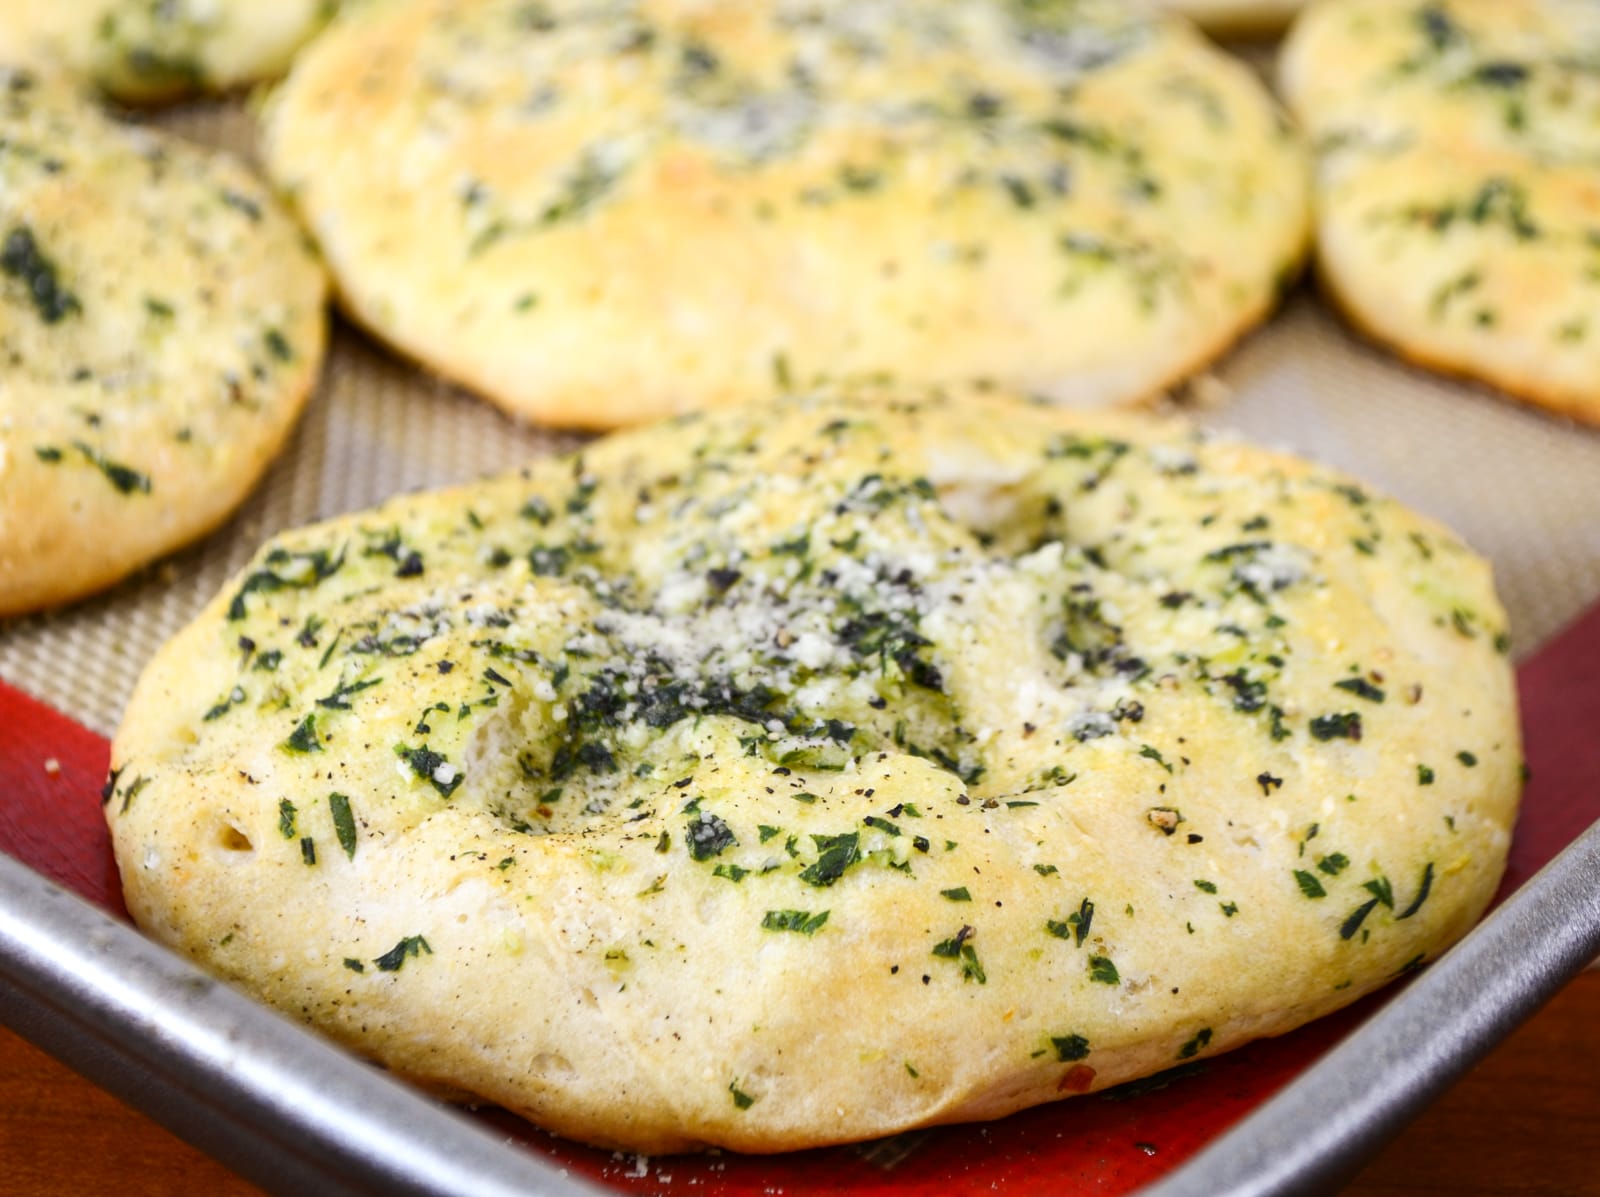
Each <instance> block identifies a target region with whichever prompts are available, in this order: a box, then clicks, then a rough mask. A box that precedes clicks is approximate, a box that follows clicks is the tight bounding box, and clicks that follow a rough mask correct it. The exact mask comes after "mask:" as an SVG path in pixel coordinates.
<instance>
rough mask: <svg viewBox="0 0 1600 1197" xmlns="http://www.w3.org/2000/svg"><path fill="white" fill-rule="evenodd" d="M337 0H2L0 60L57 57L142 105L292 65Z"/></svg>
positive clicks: (38, 61)
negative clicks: (297, 51) (295, 56)
mask: <svg viewBox="0 0 1600 1197" xmlns="http://www.w3.org/2000/svg"><path fill="white" fill-rule="evenodd" d="M337 7H338V5H337V3H336V2H334V0H271V3H264V2H263V0H0V63H5V64H9V65H11V66H13V67H19V66H24V65H28V66H35V67H38V66H49V65H51V64H59V65H60V66H62V67H65V68H66V69H68V70H71V71H73V72H74V73H76V74H79V75H82V76H85V77H87V78H88V79H90V80H92V81H93V82H94V83H95V85H96V86H98V87H99V88H101V89H102V90H103V91H105V92H107V93H109V94H110V95H113V96H115V97H116V98H117V99H119V100H124V101H127V102H129V103H135V104H153V103H160V102H162V101H166V100H174V99H179V98H181V97H183V96H188V95H193V94H195V93H196V92H218V91H227V90H229V89H231V88H235V87H239V86H241V85H243V84H247V83H254V82H256V81H257V80H260V79H271V78H274V77H276V76H278V75H281V74H282V73H283V72H284V71H285V70H287V69H288V66H289V60H290V58H292V57H293V55H294V52H295V51H296V50H297V49H299V48H300V46H301V44H302V43H304V42H305V40H306V39H307V38H309V37H310V36H311V35H312V34H313V33H315V32H316V31H317V30H318V29H320V28H321V27H322V26H323V24H324V23H326V21H327V20H328V18H329V17H330V16H331V15H332V13H333V12H334V11H335V10H336V9H337Z"/></svg>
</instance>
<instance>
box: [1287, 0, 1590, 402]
mask: <svg viewBox="0 0 1600 1197" xmlns="http://www.w3.org/2000/svg"><path fill="white" fill-rule="evenodd" d="M1597 55H1600V7H1597V6H1595V5H1593V4H1588V3H1582V2H1579V0H1432V2H1429V3H1418V2H1415V0H1408V2H1407V3H1390V2H1388V0H1326V2H1324V3H1321V4H1318V5H1316V6H1314V7H1313V8H1312V9H1310V10H1309V11H1308V12H1307V13H1306V15H1305V16H1304V18H1303V19H1302V20H1301V21H1300V22H1299V23H1298V24H1297V25H1296V27H1295V31H1294V34H1293V35H1292V37H1291V39H1290V41H1289V43H1288V45H1287V47H1286V49H1285V51H1284V57H1283V62H1282V78H1283V86H1284V92H1285V95H1286V98H1287V99H1288V101H1289V103H1290V105H1291V107H1292V108H1293V109H1294V111H1295V113H1296V115H1297V116H1298V117H1299V118H1300V120H1301V121H1302V123H1303V124H1304V125H1305V127H1306V129H1307V132H1308V133H1309V135H1310V136H1311V137H1312V138H1313V139H1314V140H1315V142H1316V146H1317V151H1318V157H1319V166H1318V196H1317V260H1318V267H1319V271H1320V274H1321V277H1322V280H1323V283H1324V285H1325V286H1326V288H1327V290H1328V291H1329V293H1330V294H1331V295H1332V297H1333V298H1334V300H1335V302H1336V303H1337V304H1338V305H1339V307H1340V308H1342V309H1343V311H1344V312H1345V313H1346V314H1347V315H1348V316H1349V318H1350V320H1351V321H1352V323H1354V324H1355V325H1356V326H1358V327H1359V328H1361V329H1362V330H1363V331H1365V332H1366V333H1368V334H1369V335H1370V336H1372V337H1373V338H1374V339H1376V340H1378V341H1381V342H1383V343H1384V344H1386V345H1388V346H1389V347H1391V348H1392V349H1394V350H1395V351H1396V352H1397V353H1399V354H1400V355H1401V356H1403V357H1406V358H1409V359H1411V360H1413V361H1416V362H1418V363H1420V364H1422V365H1425V366H1429V367H1432V368H1434V369H1438V370H1440V371H1443V372H1445V373H1449V374H1459V375H1463V376H1466V377H1469V378H1475V379H1478V380H1481V381H1483V382H1487V383H1490V384H1492V385H1493V386H1496V387H1498V388H1500V389H1501V390H1503V391H1505V392H1506V393H1508V394H1510V395H1512V396H1514V397H1516V398H1519V399H1522V400H1524V401H1526V402H1528V403H1532V404H1536V405H1538V406H1541V407H1544V408H1546V409H1549V410H1551V411H1555V412H1559V413H1561V414H1564V415H1567V416H1570V417H1572V418H1574V419H1577V420H1582V421H1586V422H1588V423H1592V424H1595V423H1600V309H1597V306H1596V296H1597V294H1600V292H1597V290H1596V279H1597V278H1600V238H1597V236H1596V231H1595V230H1596V227H1597V224H1596V222H1597V219H1600V174H1597V173H1596V170H1595V162H1596V160H1597V155H1600V78H1597V76H1596V75H1595V73H1594V71H1593V69H1592V66H1591V64H1592V63H1593V62H1594V61H1595V59H1596V56H1597Z"/></svg>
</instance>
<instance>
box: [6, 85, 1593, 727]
mask: <svg viewBox="0 0 1600 1197" xmlns="http://www.w3.org/2000/svg"><path fill="white" fill-rule="evenodd" d="M163 123H164V124H168V125H171V126H174V127H176V128H179V129H181V130H182V131H183V132H185V133H187V134H189V135H191V136H194V137H196V138H198V139H200V140H205V141H211V142H219V143H225V144H232V145H242V144H244V143H245V142H246V141H247V140H248V136H249V127H250V125H249V119H248V117H247V116H246V115H245V113H244V111H243V108H242V106H237V105H234V106H225V107H211V108H204V107H201V108H195V109H191V110H188V111H185V112H181V113H178V114H176V115H172V116H168V117H165V118H163ZM1215 379H1216V381H1217V382H1218V384H1219V385H1216V386H1212V385H1210V382H1211V380H1207V381H1206V382H1205V383H1204V384H1202V385H1200V386H1197V387H1195V388H1193V389H1194V390H1195V391H1197V392H1199V393H1206V394H1208V396H1209V395H1210V393H1212V392H1217V393H1225V394H1226V398H1225V399H1224V400H1223V401H1222V402H1221V403H1219V404H1215V405H1212V404H1211V403H1209V402H1208V404H1207V405H1206V406H1205V408H1204V409H1203V410H1199V411H1197V412H1196V413H1195V415H1196V418H1197V419H1199V420H1201V421H1202V422H1204V423H1205V424H1207V425H1209V426H1214V427H1218V428H1225V429H1231V430H1236V431H1238V432H1239V433H1241V434H1243V435H1245V436H1248V437H1249V438H1251V439H1253V440H1258V441H1262V442H1265V443H1268V444H1273V445H1279V446H1282V447H1285V448H1289V449H1293V450H1295V451H1297V452H1300V453H1302V454H1305V455H1307V456H1310V457H1314V458H1317V459H1319V460H1321V461H1325V462H1328V463H1329V464H1332V465H1336V466H1339V467H1341V468H1344V469H1346V470H1349V471H1350V472H1351V473H1353V474H1355V475H1357V476H1358V477H1360V478H1363V479H1365V480H1366V481H1367V482H1368V483H1370V484H1371V485H1373V486H1374V487H1376V488H1378V489H1380V490H1384V491H1387V492H1389V493H1390V494H1393V495H1395V496H1397V497H1399V498H1400V499H1402V500H1404V501H1406V502H1407V503H1409V504H1411V505H1412V506H1414V507H1417V508H1419V509H1421V510H1423V511H1426V512H1428V513H1430V514H1432V515H1434V516H1436V517H1438V518H1440V519H1442V520H1444V521H1445V522H1446V523H1448V524H1450V525H1451V526H1452V527H1454V528H1455V529H1457V531H1459V532H1460V533H1462V534H1463V535H1464V536H1465V537H1466V538H1467V539H1468V540H1469V541H1470V542H1471V543H1472V544H1473V545H1474V547H1476V548H1477V549H1478V550H1479V551H1480V552H1483V553H1485V554H1486V555H1487V556H1488V557H1490V559H1491V560H1493V562H1494V564H1495V569H1496V575H1497V578H1498V581H1499V585H1500V591H1501V596H1502V598H1503V599H1504V601H1505V603H1506V606H1507V607H1508V609H1509V610H1510V612H1511V620H1512V634H1513V639H1514V647H1515V651H1516V652H1517V653H1518V654H1519V655H1520V654H1524V653H1526V652H1528V651H1530V650H1531V649H1533V648H1534V647H1536V646H1537V645H1538V644H1539V643H1540V642H1542V641H1543V640H1545V639H1546V638H1547V637H1549V636H1550V635H1551V634H1552V633H1554V632H1556V631H1557V630H1559V628H1560V627H1561V626H1562V625H1564V624H1565V623H1566V622H1567V621H1568V620H1570V619H1571V618H1572V617H1573V616H1575V615H1576V614H1577V613H1578V612H1579V611H1580V610H1582V609H1583V608H1584V607H1585V606H1587V605H1588V604H1589V603H1591V602H1593V601H1595V600H1596V599H1597V598H1600V431H1594V430H1585V429H1581V428H1578V427H1576V426H1573V425H1569V424H1566V423H1563V422H1560V421H1557V420H1554V419H1551V418H1549V417H1546V416H1543V415H1540V414H1538V413H1535V412H1533V411H1531V410H1526V409H1523V408H1521V407H1519V406H1516V405H1514V404H1512V403H1509V402H1507V401H1504V400H1502V399H1500V398H1498V397H1496V396H1493V395H1491V394H1490V393H1488V392H1487V391H1483V390H1480V389H1478V388H1475V387H1470V386H1463V385H1458V384H1455V383H1451V382H1448V381H1444V380H1441V379H1436V378H1433V377H1431V376H1429V375H1426V374H1423V373H1421V372H1418V371H1414V370H1411V369H1409V368H1407V367H1405V366H1402V365H1400V364H1398V363H1396V362H1395V361H1393V360H1392V359H1390V358H1388V357H1387V356H1385V355H1384V354H1382V353H1381V352H1379V351H1377V350H1375V349H1371V348H1369V347H1367V346H1366V345H1364V344H1363V343H1361V342H1359V341H1357V340H1355V339H1354V338H1352V337H1351V336H1350V335H1349V334H1348V333H1346V332H1345V331H1344V329H1343V328H1342V327H1341V326H1340V325H1339V323H1338V322H1337V321H1335V320H1334V319H1333V318H1332V317H1331V316H1330V315H1329V314H1328V313H1327V311H1326V310H1325V309H1324V308H1323V307H1322V305H1321V304H1320V303H1319V302H1318V301H1317V300H1316V298H1315V297H1314V296H1312V295H1311V294H1309V293H1302V294H1300V295H1298V296H1296V297H1295V298H1294V299H1292V300H1291V302H1290V303H1289V305H1288V307H1287V309H1286V310H1285V311H1284V312H1282V313H1280V314H1279V316H1278V317H1277V318H1276V319H1275V320H1274V321H1273V323H1272V324H1270V325H1269V326H1267V327H1266V328H1265V329H1263V330H1261V331H1260V332H1258V333H1256V334H1255V335H1254V336H1252V337H1251V338H1250V339H1249V340H1248V341H1246V342H1245V344H1244V345H1243V346H1241V347H1240V348H1239V349H1238V350H1237V351H1236V352H1235V353H1234V354H1233V355H1232V356H1231V357H1230V358H1228V359H1227V360H1226V361H1224V362H1223V363H1222V364H1221V365H1220V366H1219V367H1218V369H1217V371H1216V373H1215ZM578 443H579V440H578V438H575V437H571V436H565V435H560V434H553V433H549V432H545V431H541V430H538V429H532V428H527V427H523V426H518V425H516V424H513V423H512V422H511V421H510V420H508V419H507V418H505V417H503V416H501V415H500V414H498V413H497V412H496V411H494V410H493V409H491V408H489V407H488V406H487V405H486V404H482V403H480V402H478V401H476V400H474V399H472V398H471V397H469V396H467V395H464V394H462V393H460V392H459V391H456V390H454V389H452V388H449V387H446V386H443V385H441V384H439V383H437V382H435V381H434V380H432V379H430V378H428V377H426V376H425V375H423V374H422V373H420V372H419V371H417V370H416V369H415V368H413V367H411V366H409V365H407V364H405V363H403V362H401V361H400V360H399V359H397V358H395V357H393V356H392V355H390V354H388V353H387V352H386V351H384V350H383V349H382V348H380V347H378V346H376V345H374V344H373V343H372V342H370V341H369V340H367V339H366V338H364V337H362V336H361V335H360V334H358V333H355V332H352V331H351V330H350V329H348V328H344V327H340V328H338V329H336V334H335V337H334V343H333V351H332V354H331V357H330V360H329V362H328V366H327V369H326V372H325V374H324V377H323V380H322V383H321V385H320V387H319V388H318V390H317V393H316V395H315V397H314V398H313V400H312V402H311V405H310V407H309V408H308V410H307V412H306V416H305V420H304V422H303V424H302V425H301V427H300V430H299V432H298V434H297V435H296V436H295V438H294V439H293V440H292V441H291V442H290V445H289V449H288V452H287V454H286V455H285V457H284V458H283V459H282V460H280V461H279V462H278V463H277V464H276V465H275V466H274V467H273V469H272V470H271V471H270V472H269V474H268V475H267V479H266V482H265V484H264V485H263V486H262V488H261V489H260V491H258V492H257V494H256V495H255V496H254V497H253V498H252V499H251V500H250V501H249V502H248V503H247V504H246V505H245V507H244V508H243V509H242V510H241V512H240V513H239V514H238V515H237V516H236V517H235V518H234V519H233V520H232V521H231V522H230V523H228V524H227V525H225V526H224V527H223V528H222V529H221V530H220V531H218V532H217V533H215V534H214V535H213V536H211V537H210V538H208V539H207V540H206V541H204V542H202V543H201V544H199V545H197V546H194V547H192V548H190V549H189V550H187V551H185V552H182V553H180V554H178V555H176V556H174V557H172V558H170V559H169V560H167V561H166V562H164V563H162V564H160V565H158V566H155V567H153V568H151V569H150V570H147V571H146V572H145V573H144V574H142V575H140V576H139V577H136V578H134V579H132V580H130V581H129V582H127V583H125V584H123V585H122V586H120V587H118V588H117V589H115V590H113V591H111V592H110V593H108V594H106V595H103V596H101V597H100V598H97V599H92V600H90V601H88V602H85V603H81V604H79V605H77V606H75V607H72V608H70V609H68V610H65V611H61V612H56V613H54V614H50V615H45V616H34V617H30V618H27V619H21V620H14V621H10V622H6V623H0V677H3V678H4V679H5V680H6V681H8V682H10V683H12V684H13V685H16V686H19V687H21V688H22V689H24V690H27V691H29V692H30V693H32V694H34V695H36V696H37V697H39V698H41V699H43V700H44V701H46V702H49V703H51V704H52V705H54V706H56V707H58V708H59V709H61V710H63V711H65V712H67V713H68V714H70V715H73V716H74V717H76V718H77V719H79V720H81V721H82V722H83V723H85V724H87V725H88V726H90V727H92V728H94V729H96V730H98V731H102V732H106V733H110V732H111V731H112V730H114V728H115V727H116V724H117V721H118V719H119V718H120V715H121V711H122V707H123V704H124V703H125V702H126V701H127V697H128V694H129V692H130V691H131V690H132V688H133V684H134V682H135V680H136V679H137V677H138V674H139V670H140V669H141V668H142V667H143V664H144V662H145V661H146V660H147V659H148V658H149V657H150V655H151V654H152V653H154V651H155V650H156V648H157V647H158V646H159V645H160V643H161V642H162V641H163V640H164V639H165V638H166V637H167V636H169V635H171V634H172V633H173V632H175V631H176V630H177V629H178V628H179V627H181V626H182V625H183V624H184V623H185V622H187V620H188V619H189V618H190V617H191V616H192V615H193V614H194V613H195V612H196V611H197V610H198V609H199V608H200V607H201V606H202V605H203V604H204V603H205V602H206V601H207V600H208V599H209V598H210V597H211V596H212V595H213V594H215V593H216V592H217V591H218V590H220V589H221V588H222V585H223V583H224V581H225V580H226V579H227V577H228V576H229V575H230V574H231V573H232V572H233V571H234V570H236V569H237V568H239V567H240V566H241V565H242V564H243V563H244V561H245V560H246V559H247V558H248V556H249V555H250V553H251V552H252V551H253V550H254V548H255V546H256V545H257V544H258V543H259V542H260V541H261V539H262V538H263V537H265V536H266V535H268V534H269V533H271V532H272V531H274V530H276V529H279V528H283V527H288V526H290V525H294V524H300V523H305V522H308V521H311V520H315V519H320V518H323V517H326V516H330V515H334V514H337V513H339V512H343V511H349V510H352V509H354V508H359V507H364V506H369V505H371V504H372V503H375V502H377V501H378V500H380V499H382V498H384V497H386V496H388V495H392V494H395V493H398V492H400V491H404V490H408V489H415V488H419V487H429V486H438V485H443V484H446V483H450V482H457V481H463V480H467V479H471V478H474V477H478V476H481V475H484V474H487V473H492V472H495V471H497V470H501V469H504V468H507V467H510V466H512V465H515V464H517V463H520V462H522V461H524V460H526V459H528V458H532V457H536V456H541V455H545V454H549V453H553V452H557V451H560V450H562V449H566V448H570V447H571V446H573V445H576V444H578Z"/></svg>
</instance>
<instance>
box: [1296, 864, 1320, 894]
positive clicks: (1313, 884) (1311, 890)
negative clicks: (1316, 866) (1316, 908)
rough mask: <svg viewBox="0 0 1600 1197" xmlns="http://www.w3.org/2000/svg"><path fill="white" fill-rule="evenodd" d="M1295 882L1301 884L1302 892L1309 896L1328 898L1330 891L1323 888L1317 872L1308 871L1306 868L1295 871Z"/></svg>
mask: <svg viewBox="0 0 1600 1197" xmlns="http://www.w3.org/2000/svg"><path fill="white" fill-rule="evenodd" d="M1294 879H1295V882H1296V883H1297V884H1298V885H1299V886H1300V892H1301V893H1302V894H1304V895H1305V896H1306V897H1308V898H1326V897H1327V896H1328V891H1327V890H1325V889H1323V888H1322V882H1320V881H1318V880H1317V875H1316V874H1315V873H1308V872H1306V871H1305V870H1304V869H1296V870H1295V871H1294Z"/></svg>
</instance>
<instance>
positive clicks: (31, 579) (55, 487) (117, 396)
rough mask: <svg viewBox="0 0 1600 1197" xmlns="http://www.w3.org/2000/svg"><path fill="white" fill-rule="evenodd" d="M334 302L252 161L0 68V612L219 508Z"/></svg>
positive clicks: (315, 345) (277, 413)
mask: <svg viewBox="0 0 1600 1197" xmlns="http://www.w3.org/2000/svg"><path fill="white" fill-rule="evenodd" d="M326 290H327V286H326V282H325V279H324V277H323V273H322V268H321V266H320V265H319V264H318V262H317V260H316V258H315V256H314V254H313V253H312V251H311V250H310V248H309V247H308V246H307V245H306V243H305V239H304V237H303V236H302V235H301V233H300V231H299V229H297V228H296V227H295V225H294V222H293V221H292V220H291V219H290V218H289V216H288V214H287V213H285V212H284V211H283V210H282V208H281V207H280V206H279V205H278V204H277V202H276V201H275V200H274V199H273V197H272V195H271V193H270V192H269V191H268V189H267V187H266V186H265V185H264V184H263V183H262V182H261V181H260V180H259V179H257V178H256V177H255V176H254V175H253V174H252V173H251V172H250V171H249V170H247V169H246V168H245V167H244V166H243V165H242V164H241V163H239V162H237V161H234V160H233V159H232V158H229V157H227V156H225V155H223V154H220V153H216V152H213V151H211V150H203V149H200V148H198V147H195V146H190V145H186V144H184V143H183V142H181V141H178V140H176V139H174V138H171V137H168V136H165V135H163V134H159V133H156V132H152V131H150V130H147V129H140V128H134V127H131V126H127V125H122V124H119V123H117V122H114V121H111V120H109V119H107V118H106V117H105V116H103V115H101V114H100V113H99V112H98V111H97V110H96V109H95V107H94V106H93V105H92V104H91V103H90V102H89V100H88V99H86V98H85V97H83V96H82V95H80V94H79V93H78V92H77V90H76V89H75V87H74V86H73V85H72V84H70V83H67V82H65V81H63V80H62V79H60V78H56V77H46V76H43V75H39V74H35V73H32V72H28V71H13V70H7V69H4V68H0V360H3V362H4V365H3V366H0V615H9V614H15V613H17V612H20V611H28V610H32V609H35V608H38V607H44V606H48V605H51V604H54V603H60V602H65V601H67V600H69V599H73V598H77V597H79V596H81V595H84V594H88V593H90V592H92V591H94V590H96V589H99V588H101V587H103V586H106V585H109V584H110V583H112V582H114V581H116V580H117V579H118V578H121V577H122V576H123V575H125V574H127V573H128V572H130V571H131V570H133V569H135V568H137V567H138V566H140V565H143V564H144V563H146V562H148V561H150V560H153V559H154V558H156V557H158V556H160V555H161V554H162V553H165V552H167V551H169V550H170V549H173V548H176V547H177V546H179V545H181V544H184V543H187V542H188V541H190V540H192V539H194V538H195V537H197V536H199V535H201V534H202V533H204V532H206V531H207V530H209V529H210V528H211V527H213V526H214V525H216V524H217V523H219V522H220V521H221V520H222V519H223V518H224V517H225V516H227V514H228V513H229V512H230V511H231V510H232V509H233V508H234V507H235V506H236V505H237V504H238V503H239V502H240V500H242V499H243V498H244V496H245V495H246V494H247V493H248V492H249V490H250V488H251V487H252V486H253V485H254V484H255V481H256V479H257V478H258V477H259V476H260V474H261V472H262V470H264V469H265V468H266V465H267V463H268V462H269V461H270V460H271V458H272V456H273V455H274V454H275V453H276V452H277V450H278V448H279V446H280V445H281V444H282V443H283V441H284V438H285V437H286V436H287V435H288V433H289V430H290V428H291V427H292V426H293V424H294V421H295V418H296V416H297V415H298V414H299V412H300V409H301V407H302V406H303V405H304V403H305V399H306V396H307V395H308V394H309V393H310V390H311V386H312V383H313V381H314V379H315V378H316V375H317V369H318V366H319V363H320V361H321V358H322V353H323V345H324V340H325V335H326V330H325V325H326V315H325V306H326V304H325V300H326Z"/></svg>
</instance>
